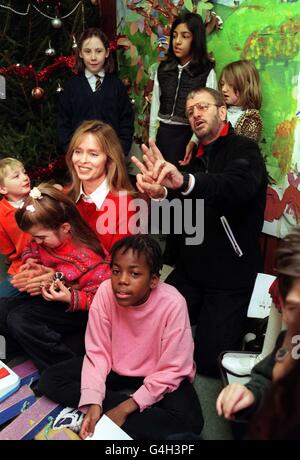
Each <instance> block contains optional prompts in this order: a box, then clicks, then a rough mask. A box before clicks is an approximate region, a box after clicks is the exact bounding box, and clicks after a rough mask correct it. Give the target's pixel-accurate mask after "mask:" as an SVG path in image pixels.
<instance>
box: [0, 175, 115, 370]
mask: <svg viewBox="0 0 300 460" xmlns="http://www.w3.org/2000/svg"><path fill="white" fill-rule="evenodd" d="M16 221H17V223H18V225H19V227H20V228H21V230H23V231H24V232H27V233H30V234H31V235H32V240H31V242H29V243H28V245H27V247H26V248H25V250H24V253H23V255H22V260H23V262H24V264H23V266H22V267H21V270H24V271H26V270H30V269H32V268H33V266H35V265H37V264H38V265H42V266H44V267H47V268H48V269H51V270H49V271H51V272H52V273H51V281H49V282H48V283H44V284H43V286H41V294H42V296H37V297H34V298H33V297H30V296H28V295H27V296H26V297H23V298H22V299H20V300H16V299H14V303H13V304H12V303H11V302H9V301H7V302H6V301H5V302H4V305H1V318H0V323H2V324H0V330H1V331H2V329H3V328H4V329H5V326H4V324H5V323H4V321H3V318H4V316H5V315H4V311H5V310H6V311H7V315H6V318H5V319H6V321H5V322H6V328H7V330H6V332H7V333H8V334H9V335H11V336H12V337H13V338H14V339H15V340H16V341H17V342H18V343H19V344H20V345H21V346H22V348H23V349H24V350H25V351H26V352H27V353H28V354H29V356H30V357H31V358H32V360H33V361H34V362H35V364H36V365H37V366H38V368H39V369H40V370H42V369H44V368H45V367H48V366H49V365H51V364H54V363H56V362H59V361H61V360H64V359H66V357H72V356H74V355H75V354H76V353H75V351H74V345H75V348H76V349H78V346H79V348H80V349H81V350H80V351H83V350H82V348H83V346H82V345H83V337H84V332H85V327H86V322H87V316H88V309H89V306H90V304H91V302H92V299H93V297H94V294H95V293H96V290H97V288H98V287H99V285H100V284H101V282H102V281H104V280H105V279H107V278H109V277H110V274H111V273H110V267H109V257H108V255H107V252H106V251H105V250H104V249H103V248H102V246H101V244H100V242H99V240H98V238H97V236H96V235H95V234H94V232H93V231H92V230H91V229H90V227H89V225H88V224H86V223H85V221H84V220H83V219H82V217H81V216H80V214H79V211H78V210H77V208H76V205H75V204H74V203H73V202H72V201H71V200H70V198H68V197H67V196H66V194H65V193H63V192H61V191H59V190H57V189H56V188H55V187H53V186H49V185H46V184H44V185H40V186H39V188H34V189H33V190H32V191H31V192H30V196H29V197H28V198H27V199H26V200H25V202H24V206H23V207H22V208H21V209H19V210H18V211H17V213H16ZM53 274H54V276H53ZM74 332H75V333H76V335H77V333H78V337H77V340H76V338H75V341H76V342H77V343H75V344H73V345H72V346H69V345H68V344H67V343H66V339H67V337H68V336H69V335H70V333H71V334H73V338H74ZM4 335H5V334H4Z"/></svg>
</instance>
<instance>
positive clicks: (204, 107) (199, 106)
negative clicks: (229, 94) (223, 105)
mask: <svg viewBox="0 0 300 460" xmlns="http://www.w3.org/2000/svg"><path fill="white" fill-rule="evenodd" d="M211 105H214V106H215V107H220V105H219V104H212V103H211V102H206V103H205V104H200V102H198V103H197V104H194V105H192V106H191V107H189V108H188V109H187V111H186V116H187V118H190V117H191V116H192V115H193V114H194V108H195V107H196V109H197V110H198V112H207V111H208V109H209V107H210V106H211Z"/></svg>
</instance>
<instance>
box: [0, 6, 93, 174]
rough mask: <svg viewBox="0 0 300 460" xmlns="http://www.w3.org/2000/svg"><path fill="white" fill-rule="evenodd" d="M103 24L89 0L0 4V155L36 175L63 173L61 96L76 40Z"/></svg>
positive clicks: (72, 59)
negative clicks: (59, 125) (58, 130)
mask: <svg viewBox="0 0 300 460" xmlns="http://www.w3.org/2000/svg"><path fill="white" fill-rule="evenodd" d="M100 25H101V18H100V8H99V7H98V5H97V2H91V1H89V0H87V1H76V0H64V1H59V0H35V1H31V2H27V1H22V0H18V1H17V0H15V1H14V0H11V1H6V2H5V1H2V2H1V5H0V75H1V82H0V83H1V86H2V95H1V91H0V97H1V99H0V122H1V130H0V157H1V158H3V157H6V156H14V157H17V158H18V159H20V160H21V161H23V162H24V164H25V165H26V168H27V170H28V171H29V173H30V175H31V177H32V178H36V179H38V180H48V179H49V178H52V177H53V176H54V177H57V176H58V175H59V174H60V172H61V173H64V171H65V168H64V163H63V152H61V151H59V149H58V147H57V133H56V112H57V109H56V105H57V98H58V95H59V92H60V91H63V86H64V82H65V80H66V79H68V78H70V76H71V75H72V66H73V63H74V49H75V47H76V40H77V39H78V38H79V36H80V34H81V32H82V31H83V30H84V29H85V28H87V27H99V26H100ZM4 79H5V87H6V88H5V89H6V91H5V94H4V91H3V89H4ZM0 89H1V88H0ZM3 97H4V98H3Z"/></svg>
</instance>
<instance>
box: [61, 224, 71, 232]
mask: <svg viewBox="0 0 300 460" xmlns="http://www.w3.org/2000/svg"><path fill="white" fill-rule="evenodd" d="M60 230H62V231H63V232H64V233H70V231H71V225H70V224H69V222H64V223H63V224H61V226H60Z"/></svg>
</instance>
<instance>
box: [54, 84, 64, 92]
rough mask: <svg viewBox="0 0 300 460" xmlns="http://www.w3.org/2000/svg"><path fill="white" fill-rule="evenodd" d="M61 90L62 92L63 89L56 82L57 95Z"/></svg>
mask: <svg viewBox="0 0 300 460" xmlns="http://www.w3.org/2000/svg"><path fill="white" fill-rule="evenodd" d="M63 90H64V89H63V87H62V86H61V84H60V83H59V82H58V83H57V88H56V92H57V93H61V92H62V91H63Z"/></svg>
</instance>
